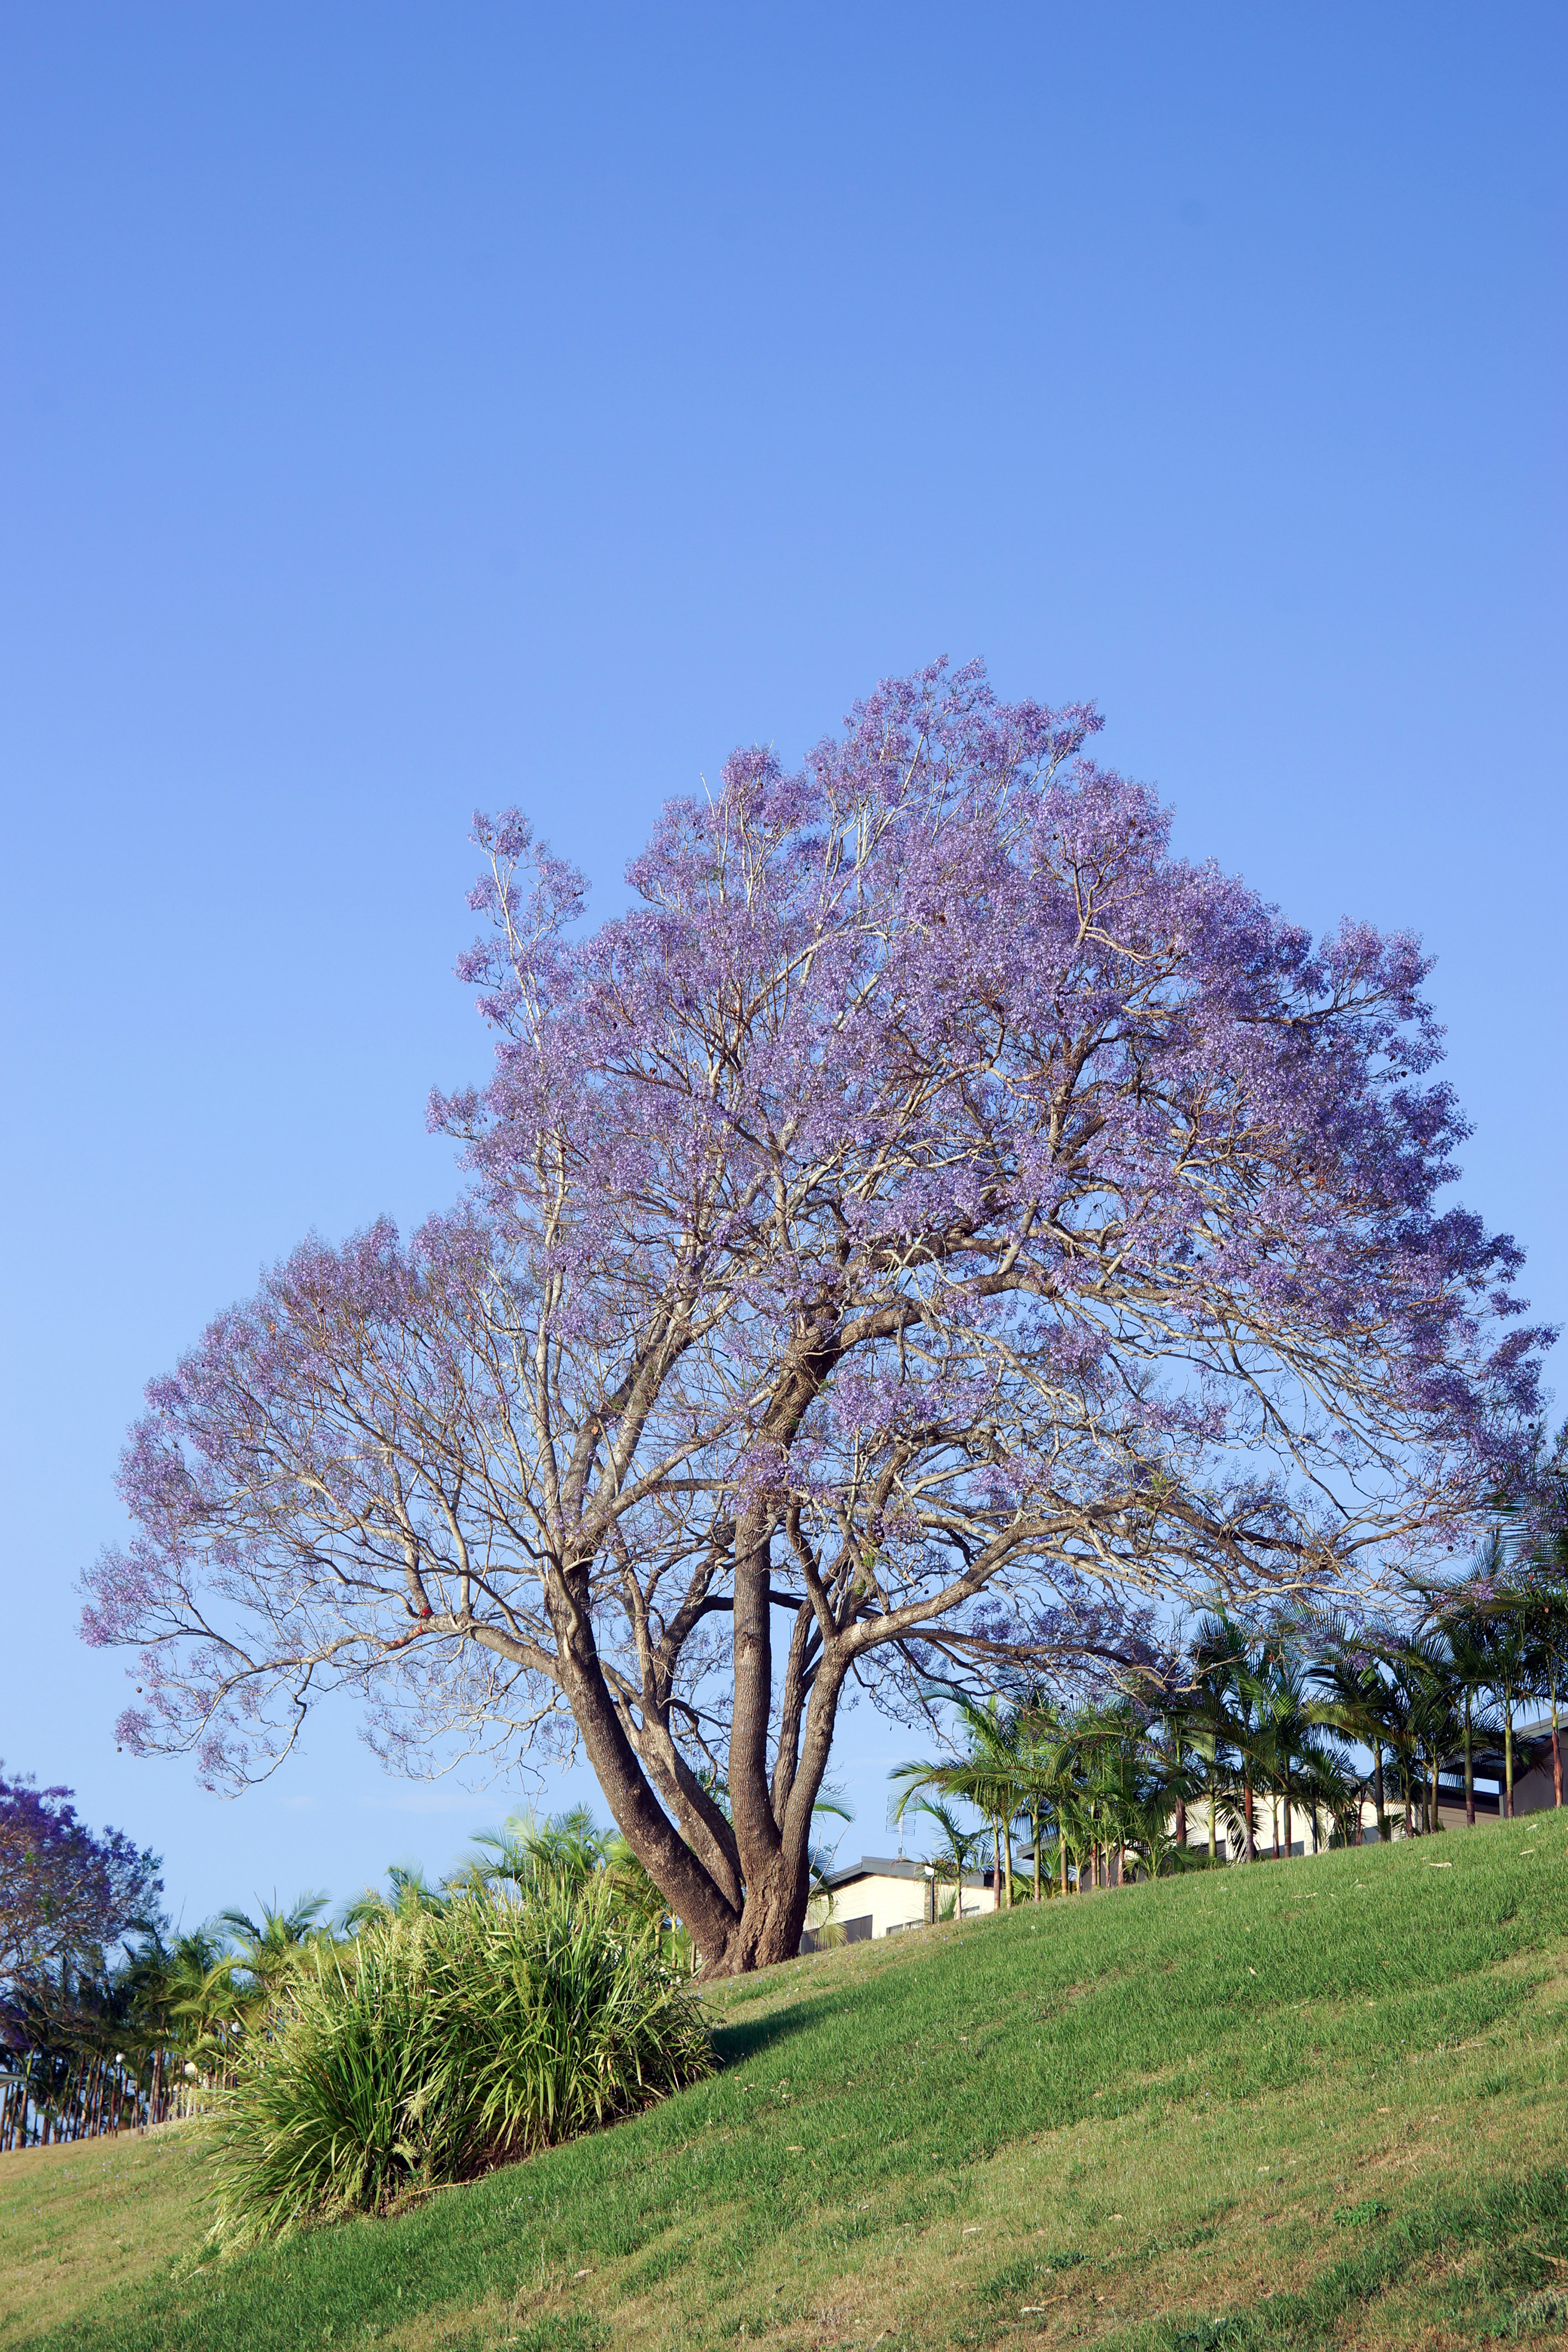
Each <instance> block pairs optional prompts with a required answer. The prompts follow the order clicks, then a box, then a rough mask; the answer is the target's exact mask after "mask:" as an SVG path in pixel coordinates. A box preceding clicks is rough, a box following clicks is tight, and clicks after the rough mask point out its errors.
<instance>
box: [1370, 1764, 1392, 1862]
mask: <svg viewBox="0 0 1568 2352" xmlns="http://www.w3.org/2000/svg"><path fill="white" fill-rule="evenodd" d="M1372 1786H1373V1802H1374V1804H1375V1807H1376V1811H1377V1843H1378V1844H1379V1845H1386V1844H1387V1843H1388V1838H1389V1830H1388V1801H1387V1798H1386V1795H1385V1791H1384V1787H1383V1742H1382V1740H1381V1739H1379V1740H1377V1741H1375V1743H1374V1746H1373V1750H1372Z"/></svg>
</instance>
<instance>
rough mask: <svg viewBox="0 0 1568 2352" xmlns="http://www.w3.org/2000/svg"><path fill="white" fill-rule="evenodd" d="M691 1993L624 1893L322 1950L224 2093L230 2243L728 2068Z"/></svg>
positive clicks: (557, 1897)
mask: <svg viewBox="0 0 1568 2352" xmlns="http://www.w3.org/2000/svg"><path fill="white" fill-rule="evenodd" d="M712 2063H713V2059H712V2050H711V2044H710V2042H709V2037H708V2032H707V2028H706V2024H705V2022H704V2021H703V2017H702V2013H701V2011H700V2010H699V2008H698V2006H697V2003H696V2001H695V1999H694V1998H693V1996H692V1993H691V1991H690V1990H689V1987H688V1986H687V1985H686V1984H685V1982H684V1981H683V1980H682V1979H681V1978H679V1977H678V1976H677V1975H676V1974H675V1973H674V1971H673V1970H672V1969H670V1968H669V1966H668V1965H667V1963H666V1962H665V1961H664V1959H663V1958H661V1957H660V1954H659V1951H658V1948H657V1945H656V1943H655V1942H654V1941H653V1940H652V1939H650V1938H649V1937H645V1936H641V1935H637V1934H635V1933H632V1932H630V1931H629V1928H628V1923H627V1919H626V1916H625V1913H624V1910H623V1909H621V1908H619V1907H618V1906H617V1905H616V1902H615V1899H614V1895H613V1890H612V1889H611V1888H609V1887H608V1886H602V1885H598V1884H591V1885H588V1886H586V1887H569V1886H567V1885H543V1886H540V1887H538V1888H537V1889H536V1890H535V1891H533V1892H532V1893H531V1894H530V1895H529V1896H528V1899H527V1900H526V1901H524V1902H509V1901H507V1900H506V1899H504V1898H501V1897H497V1895H493V1894H489V1893H486V1892H484V1891H476V1892H475V1893H471V1894H467V1895H461V1896H459V1897H457V1898H456V1899H455V1900H454V1901H453V1902H451V1903H450V1904H449V1905H447V1906H444V1908H442V1909H439V1910H433V1909H419V1908H414V1909H412V1910H410V1911H407V1912H404V1913H402V1914H392V1915H389V1916H384V1917H382V1918H381V1919H377V1920H374V1921H372V1922H371V1925H369V1926H368V1927H366V1928H365V1930H364V1931H363V1932H362V1933H361V1935H359V1936H357V1937H354V1938H353V1940H352V1941H351V1942H349V1943H346V1944H336V1945H327V1946H324V1947H322V1948H319V1949H317V1950H316V1951H315V1952H313V1953H312V1954H311V1955H310V1957H309V1958H308V1960H307V1962H306V1964H305V1966H304V1967H303V1969H302V1970H301V1972H300V1973H299V1975H298V1977H297V1979H295V1981H294V1982H293V1983H292V1984H291V1986H290V1987H289V1990H288V1993H287V1999H286V2000H284V2001H283V2002H282V2003H280V2005H279V2007H278V2008H277V2011H275V2012H274V2014H273V2016H272V2018H271V2020H270V2021H269V2023H268V2025H267V2029H266V2030H265V2031H264V2032H256V2033H255V2034H254V2035H253V2036H252V2037H251V2038H250V2040H249V2042H247V2044H246V2048H245V2050H244V2052H243V2053H242V2055H241V2058H240V2061H239V2065H238V2070H237V2073H236V2075H235V2084H234V2087H233V2089H232V2090H231V2091H229V2092H228V2093H227V2094H226V2095H225V2097H224V2099H223V2102H222V2107H221V2112H220V2120H219V2125H218V2134H217V2145H216V2153H215V2161H214V2174H215V2197H216V2204H217V2221H216V2222H215V2224H214V2233H213V2234H214V2237H215V2238H216V2239H218V2240H219V2241H220V2242H222V2243H224V2244H225V2245H230V2246H233V2245H237V2244H245V2243H247V2242H252V2241H255V2240H256V2239H260V2238H267V2237H274V2236H276V2235H277V2234H278V2232H279V2231H284V2230H287V2229H290V2228H294V2227H297V2226H298V2225H300V2224H302V2223H305V2222H308V2221H319V2220H325V2219H328V2218H329V2217H331V2216H333V2215H335V2214H341V2213H348V2212H378V2211H382V2210H385V2209H386V2208H387V2207H388V2206H390V2205H392V2204H393V2203H394V2202H395V2201H396V2200H399V2199H400V2198H402V2197H405V2196H407V2195H408V2194H409V2193H410V2192H412V2191H415V2190H419V2189H432V2188H435V2187H438V2186H440V2185H442V2184H443V2183H445V2182H448V2181H454V2180H463V2179H471V2178H472V2177H473V2176H474V2175H476V2173H480V2172H484V2171H486V2170H487V2169H488V2168H490V2167H491V2166H493V2165H496V2164H499V2163H504V2162H506V2161H507V2160H508V2159H509V2158H517V2157H521V2156H527V2155H528V2154H530V2153H531V2152H532V2151H533V2150H534V2149H536V2148H540V2147H550V2146H553V2145H554V2144H555V2143H556V2142H557V2141H559V2140H564V2139H570V2138H571V2137H573V2136H574V2135H575V2134H577V2133H579V2132H582V2131H587V2130H591V2128H592V2127H593V2126H595V2125H598V2124H604V2123H609V2122H612V2121H613V2119H614V2118H615V2117H616V2116H625V2115H631V2114H632V2113H634V2112H635V2111H636V2110H637V2109H638V2108H640V2107H645V2106H648V2105H652V2103H653V2101H654V2100H656V2099H659V2098H662V2097H663V2096H664V2095H665V2094H666V2093H667V2092H670V2091H673V2090H675V2089H678V2088H679V2086H680V2085H681V2084H684V2083H689V2082H692V2081H695V2079H696V2078H697V2077H698V2076H699V2075H702V2074H707V2073H708V2072H709V2071H710V2070H711V2067H712Z"/></svg>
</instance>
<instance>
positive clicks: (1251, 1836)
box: [1241, 1764, 1258, 1862]
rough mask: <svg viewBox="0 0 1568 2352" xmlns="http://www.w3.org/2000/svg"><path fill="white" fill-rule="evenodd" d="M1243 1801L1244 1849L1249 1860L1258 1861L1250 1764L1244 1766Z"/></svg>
mask: <svg viewBox="0 0 1568 2352" xmlns="http://www.w3.org/2000/svg"><path fill="white" fill-rule="evenodd" d="M1241 1801H1242V1803H1243V1805H1244V1806H1245V1807H1246V1820H1245V1822H1244V1824H1243V1828H1244V1833H1245V1839H1246V1843H1245V1846H1244V1849H1243V1851H1244V1853H1245V1857H1246V1859H1247V1860H1248V1861H1249V1862H1256V1861H1257V1859H1258V1840H1257V1835H1256V1832H1255V1831H1254V1828H1253V1823H1252V1767H1251V1766H1250V1764H1248V1765H1244V1766H1243V1767H1242V1772H1241Z"/></svg>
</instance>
